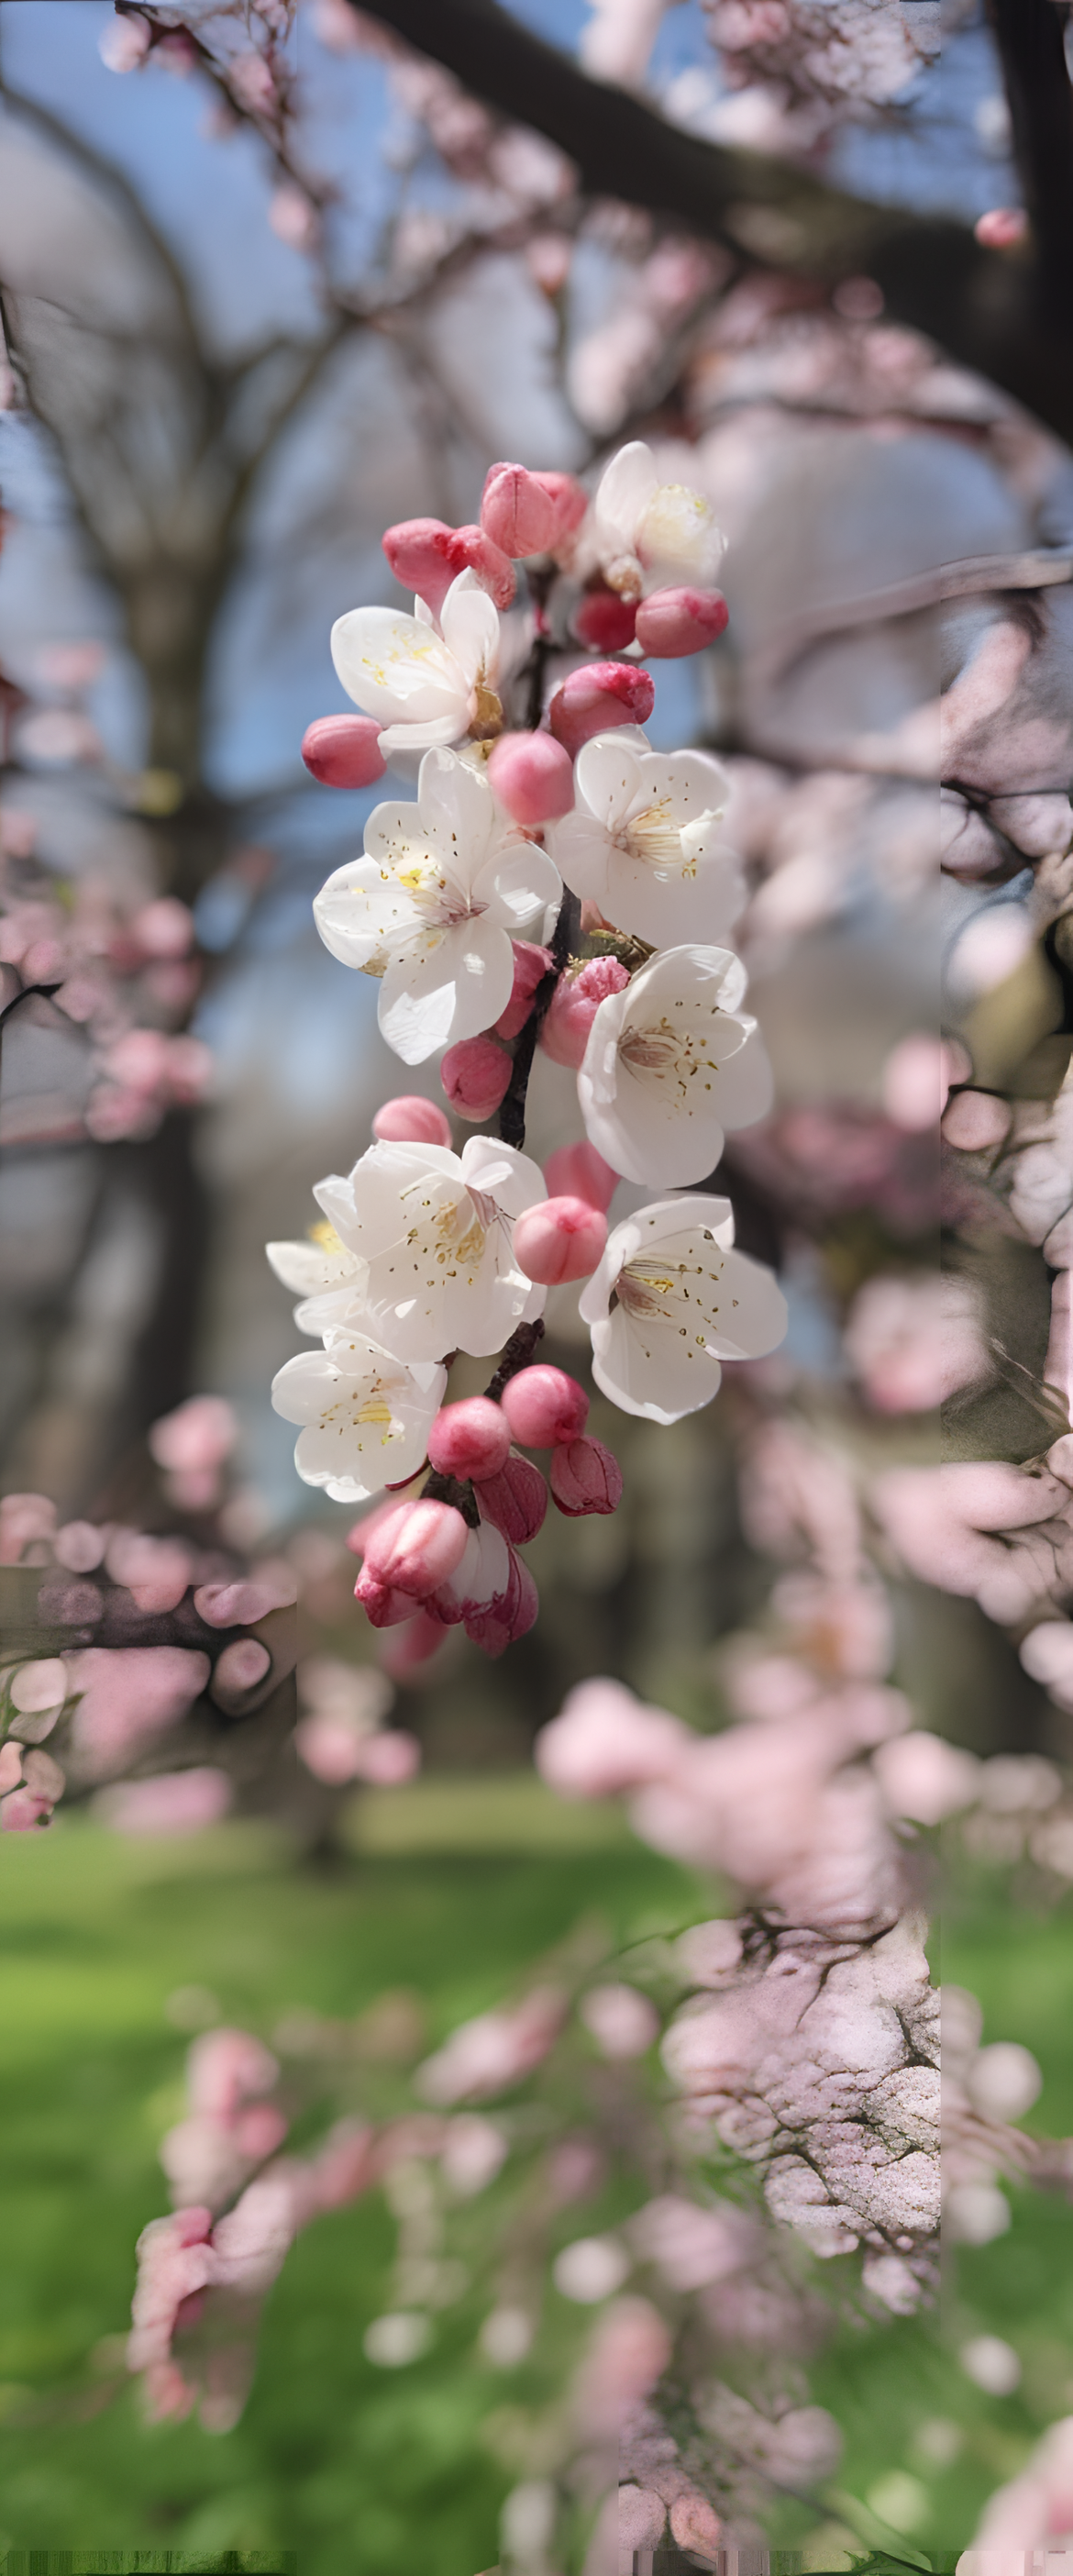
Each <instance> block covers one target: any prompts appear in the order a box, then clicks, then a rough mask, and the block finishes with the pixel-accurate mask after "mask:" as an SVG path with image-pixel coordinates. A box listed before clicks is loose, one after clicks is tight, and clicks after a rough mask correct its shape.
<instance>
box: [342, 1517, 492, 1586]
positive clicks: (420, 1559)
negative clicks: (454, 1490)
mask: <svg viewBox="0 0 1073 2576" xmlns="http://www.w3.org/2000/svg"><path fill="white" fill-rule="evenodd" d="M468 1536H469V1531H468V1529H467V1527H466V1523H465V1521H464V1520H463V1518H462V1514H461V1512H456V1511H455V1510H454V1508H453V1506H452V1505H451V1504H450V1503H434V1502H416V1503H397V1504H396V1506H395V1509H394V1511H393V1512H391V1513H390V1514H388V1515H387V1517H386V1518H385V1519H384V1520H383V1521H382V1522H381V1523H380V1527H379V1529H377V1530H375V1531H374V1532H373V1535H372V1538H371V1539H370V1540H369V1543H368V1545H367V1547H366V1550H365V1575H363V1577H362V1578H361V1579H362V1580H363V1581H364V1579H365V1576H369V1577H371V1579H372V1580H373V1581H374V1582H376V1583H379V1584H383V1585H386V1586H387V1587H388V1588H389V1589H390V1590H393V1591H396V1592H406V1593H408V1594H410V1596H411V1597H412V1598H413V1599H414V1600H417V1601H420V1600H423V1598H424V1596H425V1594H426V1592H435V1590H436V1588H437V1585H438V1584H440V1583H446V1581H447V1578H448V1576H449V1575H451V1574H453V1573H454V1570H455V1567H456V1565H459V1564H460V1563H461V1560H462V1557H463V1555H464V1553H465V1547H466V1540H467V1538H468ZM360 1597H361V1595H360V1592H359V1598H360Z"/></svg>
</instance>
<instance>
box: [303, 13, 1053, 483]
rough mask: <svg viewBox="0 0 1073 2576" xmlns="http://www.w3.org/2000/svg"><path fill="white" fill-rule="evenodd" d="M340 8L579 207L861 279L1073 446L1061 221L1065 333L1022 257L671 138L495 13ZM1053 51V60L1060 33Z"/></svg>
mask: <svg viewBox="0 0 1073 2576" xmlns="http://www.w3.org/2000/svg"><path fill="white" fill-rule="evenodd" d="M351 5H352V6H353V7H355V8H358V9H359V14H361V15H364V16H366V17H370V18H375V19H377V20H378V21H379V22H380V23H381V24H382V25H383V26H386V27H389V28H391V30H392V31H393V33H394V34H395V35H397V36H400V37H401V38H402V39H403V40H404V41H405V42H406V43H407V44H410V45H413V46H414V47H415V48H416V49H417V50H418V52H420V53H424V54H428V55H430V56H431V57H432V59H433V61H435V62H439V63H442V64H443V65H444V66H445V68H446V69H447V70H449V71H451V72H453V73H454V75H455V77H456V79H457V80H459V81H460V82H461V83H462V84H463V86H464V87H465V88H466V89H467V90H470V91H472V92H473V93H474V95H475V96H476V97H478V98H480V99H483V100H484V101H485V103H486V104H487V105H488V106H489V107H492V108H495V109H496V110H497V111H498V112H499V113H500V114H501V115H503V116H508V117H510V118H511V119H513V120H514V121H516V122H517V123H518V124H520V125H529V126H535V127H536V129H537V131H538V132H539V133H541V134H544V135H546V136H547V138H548V140H549V141H550V142H552V143H555V144H557V145H558V147H559V149H560V151H562V152H564V153H566V154H567V155H568V157H569V159H570V160H571V161H573V162H574V163H575V164H576V166H577V170H578V174H579V178H580V181H581V185H582V187H583V188H584V190H585V191H586V193H587V194H589V195H592V196H598V197H599V196H610V197H616V198H619V199H621V200H623V201H625V202H626V203H627V204H629V205H635V206H643V207H645V208H646V209H647V210H648V211H650V212H651V213H653V214H661V215H665V216H669V217H671V218H672V219H673V220H675V221H677V222H679V223H684V224H685V225H687V226H688V227H689V229H690V231H692V232H695V233H699V234H701V235H702V236H703V237H704V238H705V239H709V240H716V241H720V242H722V243H724V244H725V245H727V246H729V247H730V248H731V249H733V250H735V251H737V252H739V253H744V254H745V255H746V256H747V257H748V258H750V259H754V260H760V261H761V262H762V263H764V264H765V265H768V266H770V267H775V268H780V269H784V270H787V271H788V272H790V273H791V274H796V275H798V276H802V277H809V278H813V279H815V280H816V281H817V282H818V283H819V284H821V285H828V286H833V285H835V284H837V282H838V281H839V280H840V279H842V278H846V277H851V276H855V275H859V274H861V273H865V274H867V275H868V276H869V277H872V278H874V279H875V280H876V283H877V284H878V285H879V286H880V287H881V288H882V291H883V296H884V300H885V303H886V307H887V311H888V313H889V314H890V315H891V316H892V317H893V318H894V319H895V320H897V321H900V322H906V323H909V324H910V325H912V327H913V328H915V329H917V330H920V331H923V332H926V333H927V334H928V335H929V337H931V338H932V339H935V340H937V341H938V342H939V343H940V344H941V345H942V347H943V348H945V349H947V350H948V351H949V352H950V354H951V355H952V356H953V357H955V358H957V359H959V360H960V361H961V363H962V364H963V365H965V366H968V367H973V368H975V369H977V370H978V371H979V372H980V374H982V375H985V376H989V377H990V378H991V379H992V381H993V382H994V383H995V384H997V385H1000V386H1002V387H1003V389H1004V390H1005V391H1006V392H1007V393H1010V394H1013V395H1014V396H1015V398H1016V399H1017V400H1018V401H1019V402H1023V403H1025V404H1026V405H1027V406H1028V407H1029V408H1030V409H1031V410H1032V411H1034V412H1035V413H1036V414H1037V415H1038V417H1039V418H1040V419H1041V420H1044V421H1046V422H1047V423H1048V424H1049V426H1050V427H1051V428H1052V429H1055V430H1057V431H1058V433H1059V435H1060V436H1061V437H1065V438H1073V313H1071V311H1070V303H1071V296H1070V288H1069V281H1068V271H1069V268H1070V251H1069V241H1070V234H1069V229H1068V223H1067V224H1066V228H1065V233H1064V238H1063V240H1062V242H1061V252H1062V256H1063V259H1064V262H1065V267H1066V271H1067V280H1066V293H1065V302H1064V305H1063V310H1062V316H1061V320H1062V323H1063V327H1056V325H1057V323H1058V321H1059V316H1058V315H1057V314H1056V312H1055V309H1054V306H1053V303H1050V302H1048V305H1047V309H1046V311H1045V310H1044V309H1043V305H1042V302H1041V299H1039V298H1037V297H1035V296H1034V295H1033V294H1032V293H1031V291H1029V292H1026V289H1031V285H1032V283H1033V277H1034V268H1033V264H1032V262H1031V261H1030V260H1029V258H1028V257H1027V255H1022V254H1020V253H1015V254H1011V253H1009V252H1001V251H990V250H985V249H984V248H983V247H982V246H981V244H980V243H979V242H977V241H976V239H975V237H974V235H973V233H972V232H971V231H970V230H969V228H968V226H967V225H965V224H961V223H958V222H956V221H955V220H954V219H953V218H952V217H949V216H944V215H933V214H919V215H918V214H915V213H913V212H912V211H911V210H910V209H909V208H906V207H902V206H879V205H873V204H871V203H869V202H868V201H867V200H865V199H863V198H860V197H854V196H851V195H850V194H849V193H848V192H847V191H846V190H843V189H839V188H832V187H828V186H827V184H826V183H825V182H824V181H823V180H821V179H818V178H816V177H815V176H814V175H813V174H812V173H811V172H809V171H805V170H801V169H799V168H797V167H795V166H794V164H793V163H791V162H788V161H782V160H778V159H776V158H775V157H774V156H773V155H771V154H767V153H762V152H747V151H742V150H739V149H731V148H730V147H729V146H727V145H725V144H717V143H707V142H704V141H703V140H701V138H700V137H699V136H697V135H693V134H684V133H681V132H680V131H679V130H678V129H677V128H676V127H674V126H671V125H668V124H667V122H666V120H665V119H664V118H663V117H662V116H660V115H659V114H658V113H657V111H656V110H655V109H654V108H651V107H649V106H646V104H645V103H644V101H643V100H641V99H639V98H635V97H633V96H632V95H630V94H629V93H628V92H627V91H625V90H621V89H616V88H613V87H612V86H610V85H609V84H606V83H603V82H600V81H595V80H590V79H589V77H588V75H587V74H586V73H585V72H583V71H581V70H580V69H579V67H578V65H577V64H576V63H574V62H572V61H571V60H570V59H569V57H568V56H567V55H565V54H563V53H561V52H560V51H559V50H558V48H557V47H555V46H554V45H549V44H547V43H546V42H545V41H544V40H543V38H542V37H539V36H535V35H533V34H532V33H531V32H530V30H529V29H528V28H526V27H523V26H520V25H519V24H518V22H517V20H516V19H514V18H512V17H511V16H510V15H509V13H508V12H507V11H506V10H505V9H503V8H500V7H499V6H498V4H497V0H360V6H359V0H351ZM997 5H999V6H1000V7H1001V8H1002V10H1003V12H1004V15H1009V16H1010V17H1011V18H1015V19H1016V18H1018V17H1019V16H1020V14H1021V13H1022V12H1024V13H1025V15H1026V16H1032V15H1033V14H1035V15H1038V16H1040V17H1041V18H1042V17H1049V18H1052V19H1054V20H1055V22H1056V24H1057V15H1058V13H1057V11H1056V10H1055V8H1054V5H1053V0H997ZM1058 45H1059V53H1060V51H1061V31H1060V28H1059V30H1058ZM1052 50H1053V48H1052ZM1064 77H1065V74H1064V66H1063V79H1064ZM1066 87H1067V88H1068V83H1066ZM1048 166H1049V165H1048ZM1056 184H1057V183H1056ZM1069 184H1070V185H1071V186H1073V181H1071V182H1069ZM1047 202H1048V206H1049V205H1050V202H1051V199H1050V196H1048V200H1047ZM1049 238H1050V234H1049V233H1048V239H1049ZM1048 257H1049V253H1048ZM1041 273H1042V267H1041Z"/></svg>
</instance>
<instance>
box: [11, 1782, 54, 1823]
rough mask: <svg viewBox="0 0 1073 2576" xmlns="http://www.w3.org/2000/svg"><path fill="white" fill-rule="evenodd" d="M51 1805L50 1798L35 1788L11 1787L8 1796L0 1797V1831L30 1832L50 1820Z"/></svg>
mask: <svg viewBox="0 0 1073 2576" xmlns="http://www.w3.org/2000/svg"><path fill="white" fill-rule="evenodd" d="M52 1807H53V1801H52V1799H51V1798H46V1797H44V1796H43V1795H42V1794H41V1792H40V1791H39V1790H37V1789H30V1788H22V1789H12V1791H11V1794H10V1797H7V1798H0V1833H3V1834H32V1833H34V1832H35V1831H36V1829H37V1827H38V1826H39V1825H47V1824H49V1823H50V1822H51V1819H52Z"/></svg>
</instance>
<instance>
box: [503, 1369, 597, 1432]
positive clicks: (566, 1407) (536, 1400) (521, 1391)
mask: <svg viewBox="0 0 1073 2576" xmlns="http://www.w3.org/2000/svg"><path fill="white" fill-rule="evenodd" d="M502 1404H503V1411H504V1413H505V1414H506V1417H507V1420H508V1422H509V1424H510V1427H511V1431H512V1434H513V1436H514V1438H515V1440H519V1441H520V1442H521V1445H522V1447H523V1449H554V1448H556V1447H557V1446H558V1443H559V1442H560V1441H566V1440H576V1439H577V1437H578V1435H579V1433H580V1432H582V1431H584V1428H585V1424H586V1422H587V1421H588V1418H589V1399H588V1396H587V1395H586V1393H585V1389H584V1387H583V1386H579V1385H578V1382H577V1379H576V1378H573V1377H567V1374H566V1371H565V1369H557V1368H550V1367H549V1366H548V1365H547V1364H546V1363H542V1364H541V1365H540V1366H539V1367H537V1368H527V1369H519V1371H518V1375H517V1377H512V1378H508V1380H507V1383H506V1386H505V1387H504V1389H503V1395H502Z"/></svg>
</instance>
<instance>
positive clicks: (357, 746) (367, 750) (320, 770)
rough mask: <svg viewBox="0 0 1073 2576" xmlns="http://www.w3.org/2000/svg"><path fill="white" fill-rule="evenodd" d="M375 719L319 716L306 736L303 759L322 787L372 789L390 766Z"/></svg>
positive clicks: (307, 728)
mask: <svg viewBox="0 0 1073 2576" xmlns="http://www.w3.org/2000/svg"><path fill="white" fill-rule="evenodd" d="M379 735H380V727H379V725H378V724H377V722H376V719H375V717H373V716H317V718H316V719H315V721H314V723H313V724H311V725H307V726H306V729H305V732H304V734H303V735H302V758H303V760H304V762H305V765H306V768H307V769H308V770H309V771H310V772H311V774H312V776H313V777H314V778H319V780H320V783H321V786H322V787H371V786H372V783H373V780H374V778H382V777H383V775H384V771H385V769H386V768H387V762H386V760H385V759H384V755H383V753H382V751H381V749H380V741H379Z"/></svg>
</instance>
